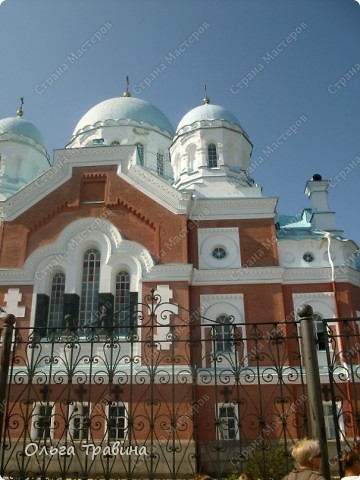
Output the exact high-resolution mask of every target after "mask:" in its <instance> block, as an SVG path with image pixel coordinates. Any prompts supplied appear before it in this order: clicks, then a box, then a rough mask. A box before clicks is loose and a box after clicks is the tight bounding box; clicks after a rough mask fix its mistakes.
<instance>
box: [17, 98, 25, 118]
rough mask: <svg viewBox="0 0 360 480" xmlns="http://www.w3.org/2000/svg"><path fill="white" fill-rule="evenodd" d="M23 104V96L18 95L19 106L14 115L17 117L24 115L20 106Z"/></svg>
mask: <svg viewBox="0 0 360 480" xmlns="http://www.w3.org/2000/svg"><path fill="white" fill-rule="evenodd" d="M23 105H24V97H20V107H19V110H17V112H16V115H17V116H18V117H22V116H23V115H24V111H23V108H22V106H23Z"/></svg>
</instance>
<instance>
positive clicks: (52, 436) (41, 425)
mask: <svg viewBox="0 0 360 480" xmlns="http://www.w3.org/2000/svg"><path fill="white" fill-rule="evenodd" d="M10 317H11V315H9V319H8V323H9V324H8V326H7V327H6V328H4V329H3V347H2V348H3V351H2V362H3V363H2V365H1V376H0V393H1V395H2V398H1V400H2V403H1V409H0V410H1V411H0V420H1V425H2V429H1V438H0V441H1V451H0V455H1V457H0V473H1V475H2V476H3V477H5V478H8V477H11V478H14V479H28V478H41V479H45V478H51V479H60V478H61V479H66V478H74V479H75V478H76V479H84V480H85V479H92V478H104V479H120V478H126V479H140V478H147V479H158V478H159V479H162V478H164V479H165V478H171V479H175V478H176V479H182V478H184V479H185V478H191V477H193V476H194V475H196V474H205V473H206V474H209V475H211V476H212V477H214V478H226V477H229V478H237V476H238V475H239V474H240V473H241V472H244V471H246V472H250V473H252V475H253V476H254V478H266V479H270V478H272V479H274V480H278V479H280V478H282V476H283V475H284V474H285V473H286V472H288V471H289V470H290V469H291V468H292V461H291V457H290V454H289V449H290V447H291V445H292V444H293V442H294V441H295V440H296V439H298V438H302V437H305V436H311V435H312V425H310V421H309V411H308V396H307V389H306V375H305V372H304V367H303V363H302V345H301V336H300V331H299V324H298V322H295V321H292V322H271V321H270V322H263V323H257V324H246V325H245V324H241V323H239V322H237V319H236V318H231V317H226V316H223V317H222V318H220V319H219V318H218V319H217V321H215V320H214V319H208V318H204V317H202V316H201V315H199V314H198V313H196V312H195V313H194V312H192V313H190V312H188V311H186V310H185V309H182V308H181V307H180V306H177V305H173V304H170V303H163V302H162V301H161V298H160V297H159V296H158V295H155V293H154V292H152V293H151V295H149V296H148V297H146V298H145V299H144V302H143V303H139V304H136V305H132V306H131V309H129V315H128V317H127V318H125V317H124V315H123V316H122V318H123V319H124V320H123V321H124V323H123V324H122V325H121V324H119V323H118V322H117V323H116V326H114V325H115V322H114V319H116V318H118V317H117V314H115V315H113V316H109V315H107V312H106V311H105V309H104V310H103V311H102V312H101V314H99V316H98V321H97V322H96V323H95V324H92V325H86V326H84V325H83V326H81V327H79V326H78V325H77V321H76V320H74V319H72V318H71V317H69V316H68V317H67V318H66V324H65V325H64V328H63V329H60V330H59V329H44V328H37V329H30V330H29V329H28V328H22V327H16V328H14V330H13V334H12V333H11V332H12V327H11V322H10V320H11V319H10ZM320 330H321V329H320ZM6 336H7V337H6ZM314 338H315V337H314ZM317 347H318V358H319V378H320V381H321V386H322V395H323V405H324V415H325V424H326V431H327V434H328V439H327V440H328V445H329V458H330V462H331V466H332V470H333V471H334V472H335V473H338V472H339V470H338V456H339V453H340V452H341V450H343V449H346V448H350V447H351V446H352V443H353V441H354V439H356V437H358V436H359V435H360V433H359V432H360V411H359V381H360V361H359V352H360V342H359V335H358V326H357V324H356V319H346V320H344V319H341V320H337V319H331V321H330V320H329V321H324V329H323V331H322V332H321V331H320V332H319V333H318V335H317ZM7 368H9V370H8V372H7Z"/></svg>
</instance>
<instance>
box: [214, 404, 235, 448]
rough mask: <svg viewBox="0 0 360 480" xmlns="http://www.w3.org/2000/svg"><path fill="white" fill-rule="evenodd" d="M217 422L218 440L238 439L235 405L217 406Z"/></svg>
mask: <svg viewBox="0 0 360 480" xmlns="http://www.w3.org/2000/svg"><path fill="white" fill-rule="evenodd" d="M217 420H218V422H217V424H218V427H217V437H218V439H219V440H237V439H238V438H239V428H238V419H237V415H236V407H235V405H230V404H219V405H218V407H217Z"/></svg>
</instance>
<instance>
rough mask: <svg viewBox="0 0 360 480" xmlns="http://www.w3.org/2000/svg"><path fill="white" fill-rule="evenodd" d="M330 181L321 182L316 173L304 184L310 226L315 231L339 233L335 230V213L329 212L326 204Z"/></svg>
mask: <svg viewBox="0 0 360 480" xmlns="http://www.w3.org/2000/svg"><path fill="white" fill-rule="evenodd" d="M329 184H330V180H323V179H322V177H321V175H319V174H318V173H316V174H315V175H313V177H312V179H311V180H310V181H308V182H307V183H306V187H305V194H306V195H307V196H308V197H309V199H310V202H311V209H312V216H311V226H312V227H313V228H315V229H316V230H324V231H326V232H333V233H341V232H342V230H338V229H337V228H336V223H335V212H332V211H330V208H329V202H328V187H329Z"/></svg>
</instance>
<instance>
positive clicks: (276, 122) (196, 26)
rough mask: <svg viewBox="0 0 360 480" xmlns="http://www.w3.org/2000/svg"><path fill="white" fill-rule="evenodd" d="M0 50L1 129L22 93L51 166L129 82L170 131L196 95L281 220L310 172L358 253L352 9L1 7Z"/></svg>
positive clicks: (356, 63) (324, 1)
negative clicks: (234, 131)
mask: <svg viewBox="0 0 360 480" xmlns="http://www.w3.org/2000/svg"><path fill="white" fill-rule="evenodd" d="M190 36H191V38H192V40H193V41H192V42H189V41H188V42H187V43H185V44H184V42H186V41H187V39H188V38H189V37H190ZM99 37H100V38H99ZM195 37H196V38H195ZM91 39H92V40H91ZM84 44H86V45H87V46H86V47H85V48H84V50H85V52H84V53H83V54H82V55H81V56H79V55H78V54H77V53H76V52H77V51H78V50H79V49H81V47H82V46H83V45H84ZM89 45H90V46H89ZM180 45H182V47H181V50H182V51H181V53H180V55H178V56H176V50H179V46H180ZM0 50H1V68H0V85H1V90H0V118H5V117H10V116H14V115H15V113H16V110H17V108H18V105H19V97H21V96H23V97H24V100H25V105H24V112H25V114H24V118H26V119H27V120H30V121H32V122H33V123H34V124H35V125H36V126H37V127H38V128H39V129H40V130H41V132H42V133H43V135H44V138H45V140H46V145H47V149H48V152H49V154H50V157H51V158H52V156H53V150H54V149H57V148H64V147H65V145H66V144H67V143H68V141H69V139H70V137H71V134H72V131H73V129H74V127H75V125H76V124H77V122H78V121H79V119H80V118H81V117H82V115H83V114H84V113H86V111H88V110H89V109H90V108H91V107H92V106H94V105H95V104H97V103H99V102H100V101H102V100H105V99H107V98H112V97H116V96H119V95H121V94H122V93H123V91H124V90H125V78H126V76H127V75H129V77H130V89H133V95H134V96H137V97H139V98H142V99H144V100H147V101H149V102H151V103H153V104H154V105H156V106H157V107H158V108H160V110H162V111H163V112H164V113H165V114H166V115H167V116H168V118H169V120H170V121H171V123H172V124H173V125H174V127H176V126H177V124H178V123H179V121H180V119H181V118H182V116H183V115H184V114H185V113H186V112H187V111H189V110H190V109H191V108H193V107H195V106H197V105H199V104H201V101H202V98H203V96H204V85H205V84H206V85H207V88H208V96H209V97H210V99H211V102H212V103H214V104H218V105H222V106H224V107H226V108H228V109H229V110H231V111H232V112H233V113H234V115H235V116H236V117H237V118H238V119H239V121H240V123H241V125H242V126H243V128H244V129H245V131H246V132H247V133H248V135H249V137H250V139H251V141H252V143H253V144H254V150H253V154H252V160H253V162H254V164H253V165H254V168H253V171H252V176H253V178H254V179H255V181H256V182H257V183H258V184H260V185H262V186H263V193H264V195H266V196H276V197H279V204H278V209H279V212H280V213H284V214H289V215H295V216H296V215H297V214H298V213H299V212H300V211H301V210H302V209H303V208H306V207H309V206H310V204H309V200H308V199H307V198H306V196H305V195H304V187H305V184H306V181H307V180H309V179H310V178H311V177H312V175H313V174H314V173H320V174H321V175H322V177H323V178H324V179H329V180H331V186H330V188H329V203H330V207H331V209H332V210H334V211H335V212H336V218H337V226H338V228H339V229H342V230H344V236H345V237H347V238H352V239H353V240H355V241H356V243H357V244H358V245H359V244H360V221H359V191H358V188H359V185H360V135H359V112H360V108H359V107H360V95H359V93H360V5H359V4H358V3H357V1H355V0H300V1H297V2H295V0H222V1H220V0H216V1H215V0H5V1H3V2H2V3H1V5H0ZM274 50H275V53H276V54H275V53H274ZM171 54H172V55H173V56H175V59H174V60H172V61H169V60H168V59H169V55H170V56H171ZM70 59H71V60H70ZM65 67H67V68H65ZM358 69H359V70H358ZM60 70H62V72H61V71H60ZM55 77H58V78H56V79H55V80H53V83H52V84H51V85H49V83H46V84H45V85H44V82H46V81H47V79H48V78H52V79H54V78H55ZM149 79H150V80H149ZM50 83H51V82H50ZM45 87H46V88H45ZM134 91H136V92H137V93H136V94H135V93H134ZM294 125H295V127H294ZM291 127H293V129H292V130H291ZM294 130H295V132H294ZM274 142H275V143H276V148H272V149H271V150H269V148H268V146H271V144H273V143H274ZM265 152H266V153H265ZM256 165H257V166H256Z"/></svg>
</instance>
